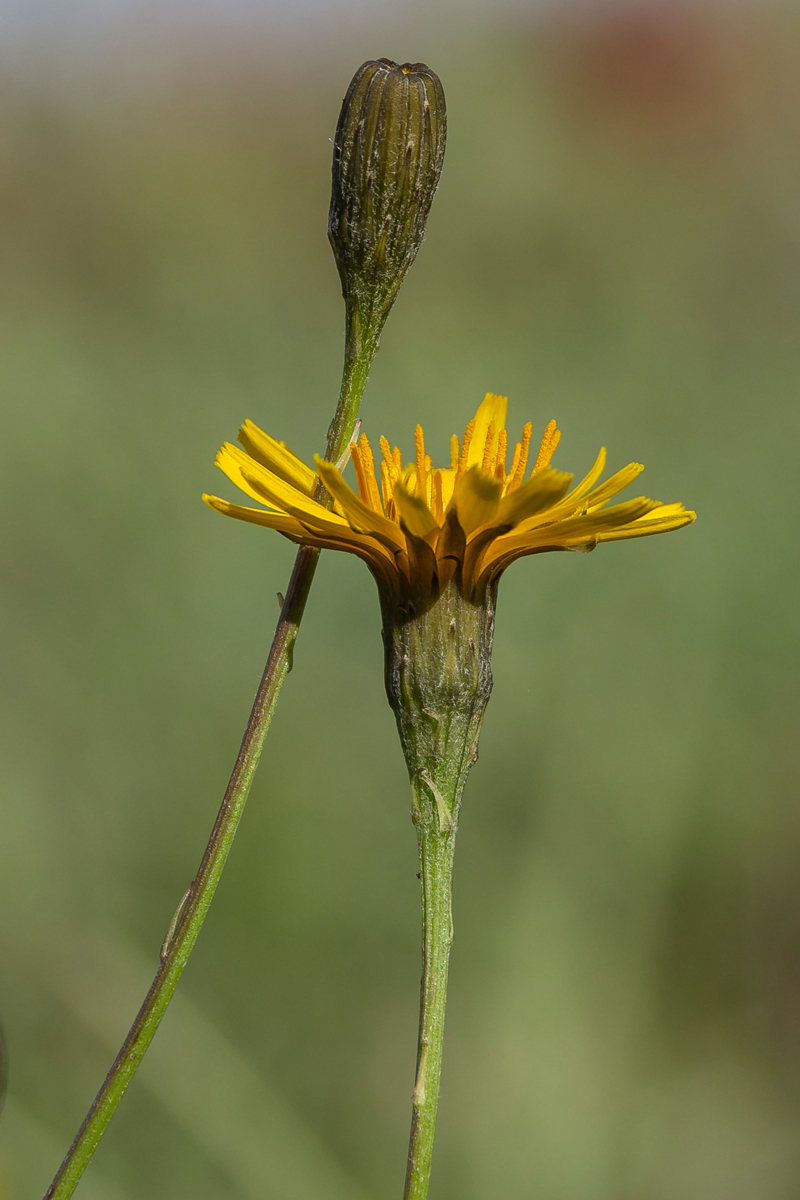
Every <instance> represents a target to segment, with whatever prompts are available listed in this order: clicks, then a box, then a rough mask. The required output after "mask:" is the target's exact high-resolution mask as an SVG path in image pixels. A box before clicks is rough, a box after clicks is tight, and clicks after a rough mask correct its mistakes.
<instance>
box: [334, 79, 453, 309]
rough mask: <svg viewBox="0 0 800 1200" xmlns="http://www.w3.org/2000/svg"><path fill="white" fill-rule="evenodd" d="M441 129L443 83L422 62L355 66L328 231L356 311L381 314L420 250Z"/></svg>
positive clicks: (440, 155) (337, 145)
mask: <svg viewBox="0 0 800 1200" xmlns="http://www.w3.org/2000/svg"><path fill="white" fill-rule="evenodd" d="M446 133H447V117H446V112H445V100H444V91H443V90H442V85H441V83H440V81H439V77H438V76H437V75H435V74H434V72H433V71H431V69H430V68H429V67H426V66H425V64H424V63H405V64H404V65H403V66H402V67H401V66H398V65H397V63H394V62H392V61H391V60H390V59H388V58H380V59H378V60H377V61H370V62H366V63H364V64H363V66H361V67H359V69H358V71H356V73H355V75H354V77H353V80H352V82H351V84H350V87H349V88H348V90H347V95H346V96H345V98H344V102H343V104H342V111H341V113H340V114H339V123H338V125H337V127H336V136H335V138H334V146H333V172H332V173H333V187H332V191H331V207H330V215H329V219H328V237H329V239H330V243H331V246H332V247H333V253H334V256H335V258H336V265H337V266H338V268H339V275H340V276H341V280H342V292H343V295H344V298H345V300H346V301H347V302H348V303H350V302H353V301H355V302H356V303H357V304H358V305H359V307H360V308H361V310H362V318H367V319H369V317H370V316H372V318H373V319H376V320H377V321H378V322H379V323H380V324H382V323H383V320H385V318H386V315H387V314H388V312H389V309H390V308H391V306H392V303H393V302H394V298H395V296H396V295H397V291H398V289H399V287H400V284H401V283H402V281H403V277H404V276H405V273H406V271H407V270H408V268H409V267H410V266H411V264H412V262H413V261H414V259H415V257H416V254H417V251H418V250H419V247H420V243H421V242H422V236H423V233H424V231H425V222H426V220H427V217H428V212H429V211H430V207H431V203H432V201H433V196H434V193H435V191H436V187H437V185H438V183H439V175H440V174H441V170H442V161H443V159H444V149H445V138H446Z"/></svg>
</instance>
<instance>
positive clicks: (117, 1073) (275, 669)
mask: <svg viewBox="0 0 800 1200" xmlns="http://www.w3.org/2000/svg"><path fill="white" fill-rule="evenodd" d="M379 333H380V330H379V329H377V330H376V329H375V328H374V327H372V328H371V329H370V331H369V336H364V333H363V331H362V328H361V326H360V324H359V321H358V316H357V314H353V313H352V312H351V311H350V308H349V309H348V319H347V328H346V346H345V365H344V375H343V378H342V386H341V391H340V394H339V402H338V405H337V407H336V413H335V415H334V418H333V421H332V423H331V427H330V429H329V431H328V440H327V446H326V450H325V457H326V459H328V461H333V462H336V461H337V460H338V459H340V458H341V456H342V454H343V453H344V452H345V450H346V448H347V446H348V444H349V441H350V437H351V435H352V433H353V428H354V426H355V421H356V417H357V415H358V408H359V405H360V403H361V397H362V395H363V391H364V387H365V384H366V382H367V376H368V374H369V369H370V366H371V363H372V359H373V357H374V355H375V351H376V350H377V345H378V336H379ZM320 490H321V485H320ZM320 499H321V497H320ZM319 555H320V552H319V550H315V549H313V548H312V547H309V546H301V548H300V550H299V551H298V553H297V557H296V559H295V562H294V568H293V570H292V575H291V579H290V581H289V586H288V588H287V590H286V599H285V600H284V602H283V606H282V608H281V615H280V620H279V621H278V626H277V628H276V630H275V635H274V637H273V639H272V645H271V647H270V651H269V657H268V659H267V665H266V667H265V669H264V674H263V676H262V678H261V683H260V685H259V688H258V692H257V693H256V698H255V701H254V703H253V708H252V711H251V713H250V717H249V720H248V722H247V727H246V729H245V731H244V736H243V738H242V744H241V746H240V748H239V754H238V756H237V759H236V763H235V765H234V768H233V772H232V774H231V777H230V780H229V782H228V786H227V788H226V790H225V795H224V797H223V800H222V804H221V806H220V809H219V812H218V813H217V819H216V821H215V822H214V828H213V829H212V831H211V836H210V838H209V840H208V844H207V846H206V849H205V853H204V854H203V858H202V861H201V863H200V868H199V870H198V872H197V875H196V876H195V878H194V880H193V881H192V884H191V886H190V887H189V889H188V891H187V893H186V895H185V897H184V899H183V900H182V901H181V904H180V905H179V907H178V911H177V913H176V914H175V917H174V918H173V922H172V925H171V926H170V930H169V933H168V934H167V938H166V940H165V942H164V945H163V947H162V949H161V964H160V966H159V968H158V971H157V972H156V976H155V979H154V980H153V982H152V984H151V986H150V990H149V992H148V993H147V996H146V997H145V999H144V1003H143V1004H142V1007H141V1008H140V1009H139V1012H138V1014H137V1016H136V1020H135V1021H134V1023H133V1025H132V1026H131V1029H130V1031H129V1033H128V1036H127V1037H126V1038H125V1041H124V1042H123V1044H122V1047H121V1049H120V1051H119V1054H118V1055H117V1057H116V1059H115V1060H114V1064H113V1066H112V1067H111V1070H110V1071H109V1072H108V1075H107V1076H106V1078H105V1081H104V1083H103V1086H102V1087H101V1088H100V1091H99V1092H98V1093H97V1096H96V1097H95V1100H94V1103H93V1104H92V1107H91V1108H90V1109H89V1112H88V1113H87V1115H86V1118H85V1120H84V1122H83V1124H82V1125H81V1127H80V1129H79V1130H78V1133H77V1135H76V1137H75V1140H74V1141H73V1143H72V1145H71V1147H70V1149H69V1152H68V1153H67V1156H66V1158H65V1159H64V1161H63V1163H62V1164H61V1166H60V1168H59V1170H58V1173H57V1175H56V1177H55V1179H54V1180H53V1182H52V1183H51V1185H50V1187H49V1188H48V1190H47V1193H46V1195H45V1200H67V1197H69V1196H71V1195H72V1193H73V1192H74V1190H75V1188H76V1186H77V1184H78V1182H79V1181H80V1179H81V1176H82V1175H83V1172H84V1171H85V1170H86V1167H87V1166H88V1164H89V1162H90V1160H91V1158H92V1155H93V1154H94V1152H95V1149H96V1148H97V1144H98V1142H99V1141H100V1138H101V1137H102V1136H103V1133H104V1132H105V1129H106V1126H107V1125H108V1123H109V1121H110V1120H111V1118H112V1117H113V1115H114V1112H115V1111H116V1108H117V1105H118V1104H119V1102H120V1100H121V1099H122V1096H123V1094H124V1092H125V1089H126V1087H127V1086H128V1084H129V1083H130V1081H131V1079H132V1078H133V1076H134V1074H135V1073H136V1069H137V1067H138V1066H139V1063H140V1062H141V1061H142V1059H143V1058H144V1055H145V1053H146V1051H147V1048H148V1046H149V1045H150V1043H151V1041H152V1040H153V1036H154V1034H155V1032H156V1030H157V1029H158V1026H159V1024H160V1022H161V1018H162V1017H163V1015H164V1013H165V1012H166V1009H167V1006H168V1004H169V1002H170V1000H171V998H172V994H173V992H174V991H175V988H176V986H177V984H178V980H179V979H180V977H181V974H182V973H183V968H184V967H185V966H186V963H187V961H188V959H189V955H190V954H191V952H192V949H193V947H194V944H195V942H196V941H197V936H198V934H199V933H200V929H201V927H202V925H203V921H204V920H205V916H206V913H207V912H208V908H209V905H210V904H211V901H212V899H213V896H214V892H215V890H216V887H217V884H218V882H219V879H220V876H221V874H222V870H223V867H224V866H225V861H226V859H227V857H228V851H229V850H230V848H231V843H232V842H233V838H234V834H235V833H236V829H237V826H238V824H239V820H240V818H241V815H242V812H243V811H244V806H245V803H246V801H247V796H248V793H249V791H250V785H251V783H252V781H253V776H254V775H255V772H256V767H257V766H258V761H259V758H260V757H261V750H262V747H263V745H264V739H265V738H266V736H267V732H268V730H269V727H270V723H271V721H272V715H273V713H274V711H275V707H276V705H277V702H278V696H279V695H280V691H281V688H282V686H283V682H284V680H285V679H286V676H287V675H288V674H289V671H290V670H291V667H292V651H293V648H294V643H295V639H296V637H297V632H298V629H299V626H300V621H301V620H302V617H303V611H304V609H305V605H306V600H307V599H308V593H309V591H310V589H311V584H312V581H313V579H314V572H315V571H316V568H317V562H318V560H319Z"/></svg>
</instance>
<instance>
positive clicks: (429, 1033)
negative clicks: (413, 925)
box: [403, 823, 456, 1200]
mask: <svg viewBox="0 0 800 1200" xmlns="http://www.w3.org/2000/svg"><path fill="white" fill-rule="evenodd" d="M418 838H419V855H420V863H421V865H422V871H421V876H422V984H421V987H420V1016H419V1041H418V1044H417V1072H416V1080H415V1083H414V1094H413V1097H412V1105H413V1109H412V1118H411V1138H410V1142H409V1147H408V1168H407V1172H406V1186H405V1192H404V1193H403V1196H404V1200H426V1197H427V1195H428V1183H429V1181H430V1175H431V1162H432V1159H433V1139H434V1134H435V1132H436V1110H437V1108H438V1106H439V1078H440V1075H441V1069H442V1043H443V1038H444V1014H445V1005H446V1003H447V971H448V966H449V962H450V947H451V945H452V944H453V919H452V905H451V899H452V880H453V852H454V850H455V840H456V831H455V829H447V830H443V831H442V830H439V829H437V828H433V827H431V826H430V825H427V824H421V823H420V824H418Z"/></svg>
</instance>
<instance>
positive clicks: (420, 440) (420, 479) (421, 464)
mask: <svg viewBox="0 0 800 1200" xmlns="http://www.w3.org/2000/svg"><path fill="white" fill-rule="evenodd" d="M414 443H415V445H416V448H417V495H418V496H424V495H425V483H426V471H425V434H424V433H423V432H422V426H421V425H418V426H417V427H416V429H415V430H414Z"/></svg>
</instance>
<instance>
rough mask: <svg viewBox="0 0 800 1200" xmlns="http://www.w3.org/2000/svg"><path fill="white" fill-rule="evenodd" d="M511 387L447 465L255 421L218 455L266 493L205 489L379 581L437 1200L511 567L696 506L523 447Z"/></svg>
mask: <svg viewBox="0 0 800 1200" xmlns="http://www.w3.org/2000/svg"><path fill="white" fill-rule="evenodd" d="M506 406H507V402H506V399H505V397H503V396H494V395H491V394H489V395H487V396H486V398H485V399H484V401H483V403H482V404H481V406H480V408H479V409H478V411H477V413H476V414H475V417H474V418H473V420H471V421H470V422H469V424H468V425H467V428H466V431H465V433H464V437H463V438H462V439H461V441H459V439H458V438H457V437H454V438H453V439H452V443H451V448H450V465H449V467H443V468H439V467H434V466H433V463H432V461H431V459H430V458H429V457H428V455H427V453H426V450H425V438H424V435H423V432H422V429H421V427H420V426H419V425H418V426H417V428H416V434H415V443H416V445H415V454H414V458H413V459H412V460H411V461H410V462H406V463H404V462H403V458H402V455H401V453H400V450H399V449H398V448H397V447H394V448H392V447H391V446H390V445H389V443H388V442H387V441H386V439H385V438H381V440H380V447H381V458H380V460H379V463H378V467H377V470H376V464H375V458H374V455H373V452H372V448H371V446H370V444H369V441H368V440H367V438H366V437H362V438H360V440H359V441H358V442H357V443H356V442H353V443H352V444H351V446H350V455H351V457H352V459H353V465H354V467H355V476H356V490H353V489H352V488H351V487H350V486H349V484H347V483H346V482H345V479H344V477H343V475H342V471H341V470H340V467H339V466H338V465H336V464H334V463H330V462H324V461H323V460H322V459H320V458H317V459H316V460H315V462H316V472H315V471H313V470H312V468H311V467H309V466H306V465H305V464H304V463H303V462H301V461H300V459H298V458H297V457H296V456H295V455H294V454H292V452H291V451H290V450H289V449H288V448H287V447H286V446H285V445H284V443H283V442H276V441H274V440H273V439H272V438H271V437H269V436H268V435H267V434H266V433H263V432H262V431H261V430H260V429H258V428H257V427H256V426H255V425H253V424H252V423H251V422H249V421H248V422H247V423H246V424H245V425H244V426H243V427H242V429H241V431H240V433H239V440H240V442H241V443H242V447H243V449H240V448H239V447H237V446H233V445H230V444H229V443H226V444H225V445H224V446H223V447H222V449H221V450H220V452H219V454H218V456H217V465H218V466H219V467H221V468H222V470H223V471H224V472H225V474H226V475H227V476H228V478H229V479H231V480H232V481H233V482H234V483H235V484H236V485H237V486H238V487H239V488H241V489H242V491H243V492H245V493H247V495H248V496H250V497H251V498H252V499H253V500H256V501H257V502H258V504H259V505H260V507H258V508H250V507H245V506H243V505H239V504H231V503H229V502H228V501H227V500H220V499H219V498H218V497H216V496H205V497H204V499H205V501H206V503H208V504H210V505H211V507H212V508H215V509H217V511H218V512H222V513H225V514H226V515H227V516H231V517H238V518H240V519H241V520H244V521H252V522H253V523H254V524H256V525H266V526H268V527H269V528H271V529H277V530H279V532H280V533H282V534H284V535H285V536H286V537H288V538H291V540H292V541H295V542H301V543H304V544H306V545H310V546H318V547H320V548H327V549H332V550H347V551H349V552H350V553H351V554H357V555H359V557H361V558H363V559H364V560H365V562H366V563H367V565H368V566H369V568H370V570H371V571H372V574H373V575H374V576H375V579H376V581H377V583H378V591H379V595H380V599H381V608H382V613H383V642H384V652H385V666H386V671H385V681H386V694H387V696H388V698H389V703H390V704H391V706H392V709H393V710H394V714H395V719H396V721H397V728H398V732H399V734H400V741H401V743H402V747H403V753H404V755H405V760H406V765H407V767H408V773H409V778H410V780H411V796H412V816H413V820H414V823H415V825H416V827H417V840H418V844H419V852H420V864H421V871H420V879H421V881H422V912H423V969H422V988H421V1006H420V1030H419V1044H418V1054H417V1074H416V1079H415V1084H414V1092H413V1099H412V1104H413V1117H412V1126H411V1141H410V1146H409V1157H408V1168H407V1175H406V1189H405V1193H404V1197H405V1200H426V1197H427V1194H428V1180H429V1178H430V1170H431V1155H432V1152H433V1135H434V1128H435V1123H436V1109H437V1104H438V1094H439V1074H440V1068H441V1058H442V1035H443V1029H444V1006H445V995H446V989H447V970H448V961H449V954H450V944H451V942H452V937H453V923H452V914H451V892H452V867H453V852H454V845H455V835H456V830H457V828H458V818H459V812H460V808H461V797H462V794H463V791H464V784H465V782H466V779H467V775H468V773H469V770H470V767H471V765H472V763H473V762H474V761H475V759H476V758H477V753H478V738H479V735H480V729H481V723H482V721H483V714H484V711H485V709H486V705H487V703H488V700H489V696H490V693H491V690H492V670H491V656H492V640H493V635H494V614H495V599H496V591H497V583H498V580H499V578H500V576H501V574H502V573H503V571H504V570H505V569H506V567H507V566H508V565H509V564H510V563H512V562H513V561H514V560H515V559H516V558H522V557H523V556H524V555H526V554H538V553H541V552H543V551H546V550H584V551H585V550H592V549H594V547H595V546H596V545H597V544H598V543H599V542H609V541H615V540H618V539H622V538H634V537H646V536H648V535H649V534H653V533H666V532H668V531H669V530H671V529H680V528H681V526H682V525H687V524H689V522H690V521H693V520H694V517H695V514H694V513H693V512H687V511H686V509H685V508H684V507H683V505H682V504H661V503H660V502H659V501H657V500H648V499H647V498H646V497H644V496H640V497H638V498H636V499H634V500H626V501H623V502H621V503H617V504H611V503H609V502H610V501H611V500H613V498H614V497H615V496H616V495H617V494H618V493H619V492H621V491H622V489H623V488H626V487H627V486H628V485H629V484H631V483H632V482H633V480H634V479H636V477H637V475H639V473H640V471H641V470H642V467H641V465H640V464H639V463H631V464H630V465H629V466H627V467H623V468H622V470H621V471H617V472H616V474H614V475H612V476H610V478H608V479H607V480H606V481H605V482H604V483H601V482H600V477H601V475H602V473H603V468H604V467H605V459H606V454H605V450H601V451H600V453H599V455H598V456H597V460H596V462H595V464H594V466H593V467H592V469H591V470H590V471H589V473H588V474H587V475H586V476H585V478H583V479H582V480H581V482H580V483H579V484H578V485H577V486H576V487H572V482H573V477H572V475H568V474H566V473H564V472H563V471H557V470H555V469H554V468H553V467H551V465H550V462H551V459H552V457H553V453H554V451H555V449H556V447H557V445H558V443H559V440H560V437H561V435H560V433H559V431H558V429H557V428H556V423H555V421H551V422H550V424H549V425H548V426H547V428H546V429H545V432H544V437H543V438H542V441H541V444H540V446H539V450H538V453H537V454H536V457H535V458H534V459H533V461H532V462H531V461H530V460H531V458H532V457H533V456H532V455H531V454H530V446H531V426H530V425H526V426H525V428H524V429H523V431H522V437H521V438H520V440H519V442H517V444H516V446H515V447H514V451H513V453H512V454H511V456H510V459H511V461H510V465H509V462H508V460H509V454H508V438H507V434H506V428H505V422H506Z"/></svg>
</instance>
